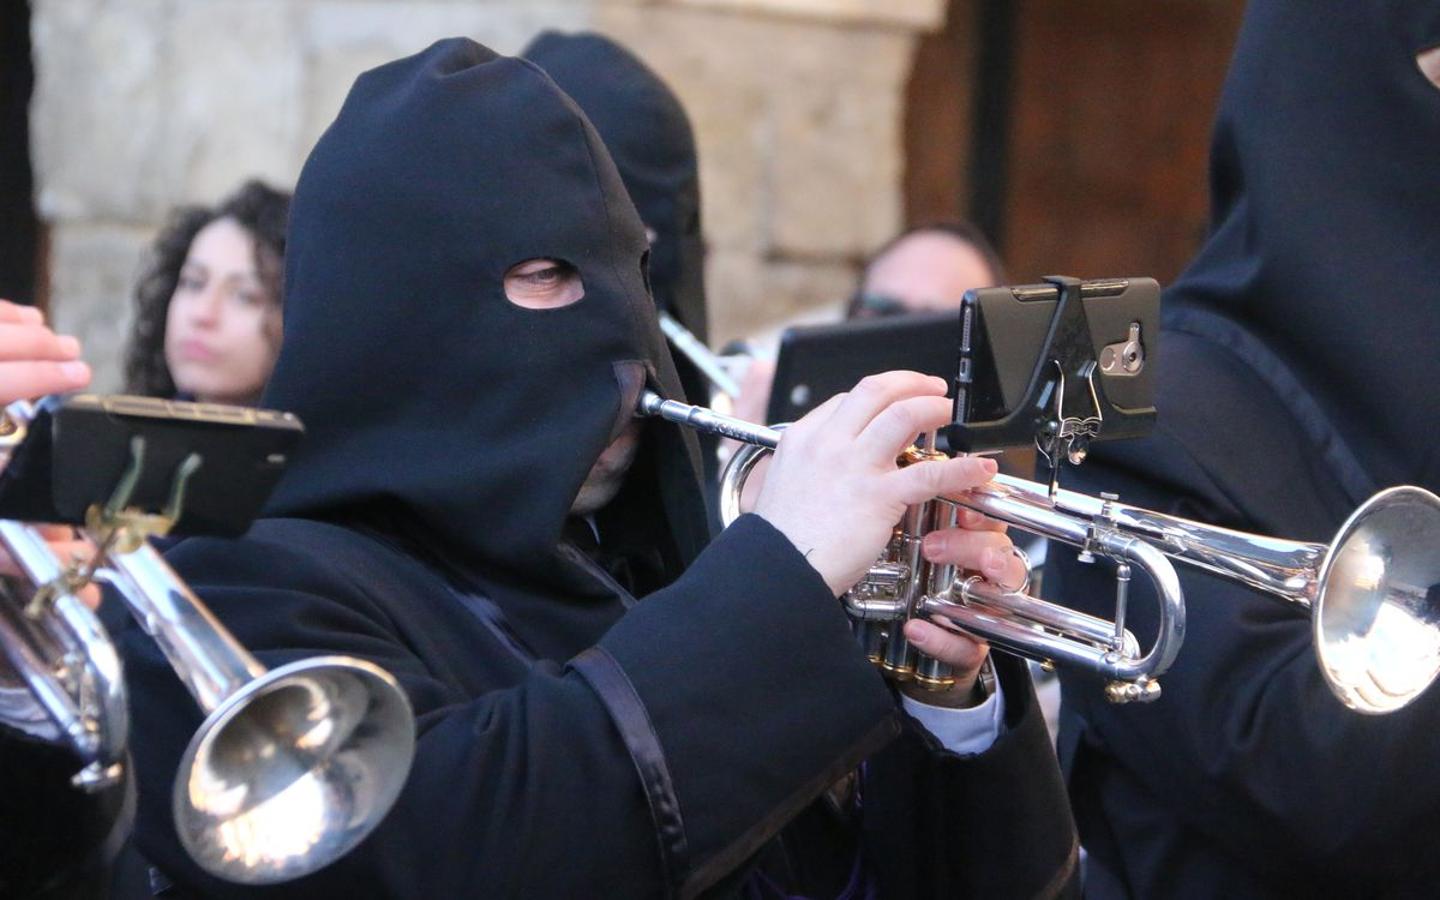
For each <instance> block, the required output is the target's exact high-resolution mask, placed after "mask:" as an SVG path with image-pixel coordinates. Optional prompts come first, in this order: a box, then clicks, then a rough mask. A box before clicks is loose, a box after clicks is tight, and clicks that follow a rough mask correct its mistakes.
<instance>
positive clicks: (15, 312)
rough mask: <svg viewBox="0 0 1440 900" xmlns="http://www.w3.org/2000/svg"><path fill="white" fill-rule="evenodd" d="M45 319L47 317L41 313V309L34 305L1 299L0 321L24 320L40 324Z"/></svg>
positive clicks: (31, 323) (26, 322) (32, 323)
mask: <svg viewBox="0 0 1440 900" xmlns="http://www.w3.org/2000/svg"><path fill="white" fill-rule="evenodd" d="M43 321H45V317H44V316H42V315H41V314H40V310H38V309H36V308H35V307H33V306H25V305H24V304H20V303H11V302H10V301H9V300H0V322H23V323H25V324H30V325H39V324H40V323H41V322H43Z"/></svg>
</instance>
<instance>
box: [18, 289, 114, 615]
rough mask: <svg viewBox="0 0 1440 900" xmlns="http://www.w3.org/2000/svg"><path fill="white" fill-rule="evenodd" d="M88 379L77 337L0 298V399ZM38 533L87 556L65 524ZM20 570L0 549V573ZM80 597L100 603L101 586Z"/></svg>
mask: <svg viewBox="0 0 1440 900" xmlns="http://www.w3.org/2000/svg"><path fill="white" fill-rule="evenodd" d="M89 383H90V367H89V366H88V365H86V364H85V363H84V362H82V361H81V360H80V342H79V341H77V340H76V339H75V338H73V337H71V336H69V335H62V334H56V333H55V332H54V331H52V330H51V329H50V328H49V326H47V325H46V324H45V317H44V316H42V315H41V314H40V311H39V310H38V309H35V308H34V307H33V306H21V305H19V304H17V303H11V302H10V301H8V300H0V405H4V404H8V403H12V402H14V401H16V400H25V399H28V398H31V397H40V396H44V395H45V394H58V393H63V392H65V391H78V390H81V389H82V388H84V387H85V386H87V385H88V384H89ZM39 527H40V533H41V534H42V535H44V537H45V541H46V543H48V544H49V545H50V549H51V551H52V552H54V554H55V556H56V557H57V558H58V559H60V560H61V561H62V562H65V563H68V562H71V561H72V560H76V559H79V560H88V559H89V558H90V555H91V554H92V553H94V549H95V548H94V546H93V545H92V544H91V543H90V542H89V541H88V540H85V539H84V538H80V537H77V536H76V531H75V529H73V528H71V527H69V526H68V525H43V526H39ZM21 574H22V573H21V572H20V570H19V568H18V567H17V566H16V565H15V562H14V560H12V559H11V558H10V556H9V554H7V553H5V552H4V551H3V550H0V575H11V576H19V575H21ZM79 596H80V599H81V600H83V601H85V603H86V604H88V605H89V606H90V607H92V608H94V607H95V606H98V605H99V604H100V590H99V589H98V588H97V587H95V586H94V585H93V584H92V585H87V586H86V587H85V588H84V590H82V591H81V592H80V595H79Z"/></svg>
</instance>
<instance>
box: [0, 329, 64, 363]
mask: <svg viewBox="0 0 1440 900" xmlns="http://www.w3.org/2000/svg"><path fill="white" fill-rule="evenodd" d="M79 355H80V342H79V341H77V340H76V339H75V338H73V337H71V336H70V335H68V334H56V333H55V332H53V331H51V330H50V329H48V328H46V327H45V326H44V325H40V324H32V323H23V322H0V359H4V360H41V359H44V360H67V359H75V358H76V357H77V356H79Z"/></svg>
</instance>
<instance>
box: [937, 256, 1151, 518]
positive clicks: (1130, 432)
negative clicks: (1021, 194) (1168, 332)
mask: <svg viewBox="0 0 1440 900" xmlns="http://www.w3.org/2000/svg"><path fill="white" fill-rule="evenodd" d="M1045 281H1046V283H1047V285H1049V287H1037V288H1034V289H1029V291H1028V293H1027V296H1026V297H1024V298H1022V297H1021V296H1020V294H1019V293H1018V289H1017V294H1016V297H1017V299H1053V300H1055V301H1056V303H1055V310H1054V313H1053V314H1052V315H1051V318H1050V323H1049V326H1048V328H1047V330H1046V335H1045V342H1044V344H1043V345H1042V347H1041V351H1040V354H1039V356H1038V357H1037V359H1036V360H1035V364H1034V368H1033V369H1032V371H1031V375H1030V379H1029V381H1028V383H1027V386H1026V389H1025V392H1024V395H1023V398H1022V400H1021V402H1020V403H1018V404H1016V405H1015V406H1014V408H1013V409H1012V410H1011V412H1010V413H1008V414H1007V415H1005V416H1004V417H1002V418H999V419H995V420H992V421H986V422H955V423H952V424H951V425H949V426H947V427H946V428H945V429H944V430H943V434H944V436H945V440H946V442H947V444H948V446H949V447H950V448H951V449H952V450H955V451H961V452H973V451H976V450H990V449H997V448H1003V447H1022V446H1025V445H1026V444H1029V443H1031V442H1032V441H1033V443H1034V445H1035V448H1036V450H1037V451H1039V453H1040V455H1041V456H1042V457H1044V459H1045V461H1046V462H1047V463H1048V464H1049V468H1050V493H1051V496H1052V497H1053V496H1054V495H1055V492H1056V491H1057V490H1058V489H1059V481H1060V469H1061V466H1062V465H1063V464H1064V463H1067V462H1068V463H1070V464H1071V465H1079V464H1080V463H1081V462H1083V461H1084V459H1085V457H1086V455H1087V453H1088V452H1089V447H1090V443H1091V442H1092V441H1094V440H1097V439H1099V438H1100V437H1101V436H1102V434H1103V436H1104V437H1105V438H1122V437H1140V436H1143V435H1145V434H1147V433H1149V431H1150V429H1151V427H1153V425H1154V421H1155V408H1154V406H1153V405H1146V406H1143V407H1140V408H1126V407H1122V406H1119V405H1117V404H1116V403H1114V402H1112V400H1111V399H1110V398H1109V397H1108V396H1107V394H1106V390H1105V384H1104V379H1103V378H1101V377H1098V376H1099V375H1104V376H1106V377H1115V378H1132V377H1135V376H1138V375H1140V374H1141V373H1143V372H1144V371H1145V368H1146V365H1147V357H1146V352H1145V340H1146V335H1145V334H1144V333H1143V327H1142V323H1141V322H1140V321H1131V322H1129V323H1127V326H1122V327H1126V328H1127V330H1126V332H1125V334H1126V336H1125V339H1124V340H1121V341H1112V342H1111V343H1107V344H1105V345H1103V346H1098V349H1097V343H1096V340H1095V337H1094V333H1093V331H1092V328H1091V322H1090V318H1089V316H1088V315H1087V313H1086V310H1085V303H1084V299H1085V298H1088V297H1104V296H1112V295H1119V294H1122V293H1124V292H1125V291H1126V290H1128V289H1129V287H1130V282H1129V281H1128V280H1124V279H1111V280H1105V281H1081V280H1080V279H1078V278H1069V277H1065V276H1059V275H1052V276H1047V277H1046V278H1045ZM1029 294H1033V295H1034V296H1033V297H1030V296H1029Z"/></svg>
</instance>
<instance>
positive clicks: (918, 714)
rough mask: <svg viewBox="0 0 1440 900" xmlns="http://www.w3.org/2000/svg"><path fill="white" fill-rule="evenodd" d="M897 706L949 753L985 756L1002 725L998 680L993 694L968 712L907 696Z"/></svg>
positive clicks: (1003, 697) (1002, 716) (1003, 702)
mask: <svg viewBox="0 0 1440 900" xmlns="http://www.w3.org/2000/svg"><path fill="white" fill-rule="evenodd" d="M900 703H901V705H902V706H903V707H904V709H905V712H907V713H909V714H910V716H911V717H912V718H914V719H915V721H917V722H919V723H920V724H921V725H922V726H924V728H925V730H926V731H928V732H930V733H931V734H932V735H934V736H935V738H936V740H938V741H939V742H940V744H941V745H942V746H943V747H944V748H945V749H946V750H949V751H950V752H951V753H966V754H970V753H984V752H985V751H986V750H989V749H990V745H991V744H993V743H995V739H996V738H998V737H999V736H1000V729H1001V728H1002V727H1003V726H1004V723H1005V695H1004V693H1003V692H1002V691H1001V690H1000V682H999V680H996V682H995V692H994V693H993V694H991V695H990V696H989V697H987V698H985V701H984V702H982V703H980V704H979V705H977V706H972V707H969V708H968V709H952V708H950V707H947V706H931V705H930V704H928V703H921V702H920V701H919V700H914V699H912V698H911V697H910V696H909V695H908V694H901V695H900Z"/></svg>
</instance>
